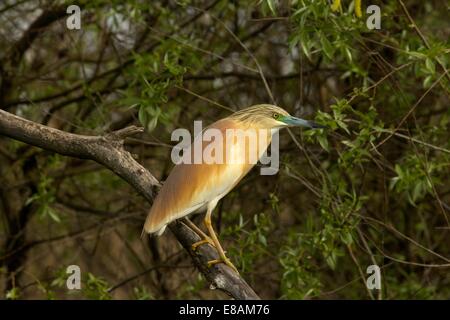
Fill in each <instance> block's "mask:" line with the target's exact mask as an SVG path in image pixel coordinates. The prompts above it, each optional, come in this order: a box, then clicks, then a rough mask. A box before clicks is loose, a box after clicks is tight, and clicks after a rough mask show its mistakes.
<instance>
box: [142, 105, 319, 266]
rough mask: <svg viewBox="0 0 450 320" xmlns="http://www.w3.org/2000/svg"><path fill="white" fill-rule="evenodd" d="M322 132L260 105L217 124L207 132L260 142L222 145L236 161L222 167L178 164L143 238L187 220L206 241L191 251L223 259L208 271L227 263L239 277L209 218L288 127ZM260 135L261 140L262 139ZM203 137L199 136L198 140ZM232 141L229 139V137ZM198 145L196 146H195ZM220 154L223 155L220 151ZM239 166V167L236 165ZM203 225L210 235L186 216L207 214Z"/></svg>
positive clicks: (203, 146) (156, 202)
mask: <svg viewBox="0 0 450 320" xmlns="http://www.w3.org/2000/svg"><path fill="white" fill-rule="evenodd" d="M294 126H296V127H303V128H312V129H314V128H323V126H321V125H319V124H317V123H315V122H313V121H309V120H304V119H301V118H297V117H294V116H291V115H290V114H289V113H288V112H286V111H285V110H284V109H282V108H281V107H278V106H275V105H270V104H260V105H255V106H251V107H248V108H245V109H242V110H239V111H237V112H235V113H233V114H231V115H230V116H228V117H226V118H223V119H221V120H218V121H216V122H214V123H213V124H211V125H210V126H209V127H207V128H205V129H204V131H207V130H208V129H213V130H215V131H216V132H219V133H223V136H227V132H229V131H230V130H235V131H236V132H239V130H241V131H240V132H242V130H255V131H256V132H257V133H258V134H257V135H256V137H257V139H256V140H253V141H251V140H250V139H236V137H233V139H231V140H230V141H231V142H230V141H228V140H226V142H225V143H223V144H220V147H219V150H223V151H224V153H226V154H227V156H229V155H231V156H230V157H227V159H229V158H230V159H232V160H235V161H222V162H220V163H204V162H202V163H184V162H181V163H178V164H176V165H175V166H174V167H173V169H172V171H171V172H170V174H169V176H168V177H167V179H166V180H165V182H164V184H163V186H162V187H161V189H160V191H159V193H158V195H157V196H156V198H155V200H154V202H153V205H152V207H151V209H150V211H149V213H148V215H147V218H146V220H145V224H144V229H143V233H148V234H156V235H158V236H159V235H161V234H162V233H163V232H164V230H165V229H166V227H167V225H168V224H170V223H171V222H173V221H175V220H177V219H181V218H185V221H186V223H187V224H188V225H189V226H190V227H191V229H193V231H194V232H196V233H197V234H198V235H199V236H200V238H201V239H202V240H200V241H198V242H196V243H194V244H193V245H192V249H193V250H196V249H197V247H198V246H200V245H203V244H210V245H211V246H212V247H214V248H216V250H217V252H218V255H219V259H216V260H212V261H209V262H208V266H211V265H213V264H216V263H225V264H226V265H228V266H229V267H230V268H232V269H233V270H234V271H235V272H237V273H238V270H237V268H236V267H235V266H234V265H233V264H232V262H231V261H230V259H229V258H228V257H227V256H226V255H225V251H224V250H223V248H222V246H221V244H220V242H219V239H218V237H217V235H216V233H215V232H214V229H213V226H212V223H211V214H212V212H213V210H214V208H215V207H216V206H217V203H218V202H219V201H220V200H221V199H222V198H223V197H224V196H226V195H227V194H228V193H229V192H230V191H231V190H232V189H233V188H234V187H235V186H236V185H237V184H238V183H239V182H240V181H241V179H242V178H243V177H244V176H245V175H246V174H247V173H248V172H249V171H250V170H251V169H252V167H253V166H254V165H255V164H256V163H255V161H250V158H251V157H250V155H251V153H252V152H254V153H256V155H257V158H258V159H260V158H261V156H262V155H263V154H264V152H265V151H266V150H267V148H268V146H269V145H270V143H271V141H272V137H273V134H274V133H275V132H277V131H278V130H280V129H282V128H285V127H294ZM261 133H262V134H261ZM199 136H200V135H199ZM199 136H197V137H195V138H194V142H193V143H192V144H191V146H190V147H189V148H188V149H187V150H186V154H193V152H194V149H195V148H194V146H195V145H196V144H197V145H198V139H201V137H199ZM228 136H229V135H228ZM196 140H197V141H196ZM210 143H212V142H209V143H208V142H207V141H202V142H201V143H200V145H201V149H202V150H205V149H206V148H207V147H208V145H209V144H210ZM220 148H222V149H220ZM236 160H238V161H236ZM205 211H206V214H205V217H204V224H205V226H206V229H207V232H208V234H206V233H205V232H203V231H202V230H201V229H200V228H199V227H197V226H196V225H195V224H194V223H192V222H191V221H190V220H189V219H188V216H190V215H191V214H194V213H200V212H205Z"/></svg>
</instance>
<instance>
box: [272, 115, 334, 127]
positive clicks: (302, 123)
mask: <svg viewBox="0 0 450 320" xmlns="http://www.w3.org/2000/svg"><path fill="white" fill-rule="evenodd" d="M279 121H281V122H284V123H286V124H288V125H289V126H293V127H303V128H309V129H324V128H326V126H323V125H321V124H318V123H315V122H314V121H309V120H304V119H300V118H296V117H293V116H284V117H282V118H280V119H279Z"/></svg>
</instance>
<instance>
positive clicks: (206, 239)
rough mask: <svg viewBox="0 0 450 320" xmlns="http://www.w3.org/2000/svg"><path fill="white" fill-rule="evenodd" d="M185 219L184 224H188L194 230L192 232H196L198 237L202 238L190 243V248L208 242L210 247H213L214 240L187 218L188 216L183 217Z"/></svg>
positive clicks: (194, 248)
mask: <svg viewBox="0 0 450 320" xmlns="http://www.w3.org/2000/svg"><path fill="white" fill-rule="evenodd" d="M185 221H186V225H188V226H189V227H190V228H191V229H192V230H194V232H195V233H196V234H198V235H199V236H200V238H202V240H200V241H197V242H196V243H193V244H192V246H191V247H192V250H194V251H195V250H197V248H198V247H199V246H201V245H203V244H207V243H208V244H209V245H211V246H212V247H214V242H213V240H212V239H211V238H210V237H209V236H208V235H207V234H206V233H204V232H203V231H202V229H200V228H199V227H197V226H196V225H195V224H194V223H193V222H192V221H191V220H189V219H188V218H185Z"/></svg>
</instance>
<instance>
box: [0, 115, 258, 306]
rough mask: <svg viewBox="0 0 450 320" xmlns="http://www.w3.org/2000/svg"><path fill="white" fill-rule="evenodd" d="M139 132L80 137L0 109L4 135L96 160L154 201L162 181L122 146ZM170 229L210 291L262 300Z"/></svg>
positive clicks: (180, 231) (207, 251)
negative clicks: (208, 283)
mask: <svg viewBox="0 0 450 320" xmlns="http://www.w3.org/2000/svg"><path fill="white" fill-rule="evenodd" d="M139 132H143V128H139V127H136V126H131V127H127V128H124V129H121V130H118V131H114V132H111V133H108V134H105V135H102V136H87V135H78V134H72V133H68V132H64V131H61V130H58V129H54V128H50V127H47V126H44V125H41V124H38V123H35V122H33V121H29V120H26V119H23V118H21V117H18V116H15V115H13V114H11V113H9V112H6V111H4V110H1V109H0V134H1V135H5V136H7V137H10V138H12V139H15V140H19V141H22V142H24V143H27V144H29V145H33V146H37V147H40V148H43V149H46V150H49V151H53V152H56V153H59V154H62V155H65V156H69V157H75V158H81V159H90V160H94V161H96V162H98V163H100V164H101V165H103V166H105V167H107V168H108V169H110V170H111V171H113V172H114V173H116V174H117V175H118V176H120V177H121V178H122V179H124V180H125V181H127V182H128V183H129V184H130V185H131V186H133V187H134V188H135V189H136V190H137V191H138V192H139V193H140V194H141V195H143V196H144V197H145V198H146V199H147V200H148V201H149V202H152V200H153V196H154V193H153V189H154V188H156V187H159V186H160V183H159V181H158V180H157V179H156V178H155V177H154V176H153V175H152V174H151V173H150V172H149V171H148V170H146V169H145V168H144V167H143V166H142V165H141V164H139V163H138V162H137V161H136V160H135V159H134V158H133V157H132V155H131V154H130V153H129V152H128V151H126V150H125V149H124V147H123V141H124V139H125V138H126V137H127V136H131V135H133V134H136V133H139ZM169 228H170V230H171V231H172V232H173V234H174V235H175V237H176V238H177V240H178V241H179V242H180V244H181V245H182V246H183V247H184V248H185V249H186V251H188V252H189V254H190V256H191V258H192V260H193V262H194V264H195V265H196V266H197V268H198V269H199V271H200V272H201V273H202V274H203V275H204V276H205V277H206V279H207V280H208V281H209V282H210V283H211V288H217V289H220V290H222V291H224V292H226V293H227V294H229V295H230V296H231V297H233V298H234V299H239V300H241V299H245V300H250V299H259V296H258V295H257V294H256V293H255V292H254V291H253V289H252V288H251V287H250V286H249V285H248V284H247V283H246V282H245V280H244V279H242V278H241V277H240V276H239V275H238V274H236V273H235V272H234V271H233V270H232V269H231V268H229V267H228V266H226V265H224V264H217V265H214V266H211V267H208V266H207V262H208V261H209V260H213V259H217V258H218V254H217V252H216V250H215V249H214V248H212V247H211V246H209V245H203V246H200V247H198V248H197V250H195V251H194V250H192V247H191V246H192V244H193V243H195V242H197V241H199V240H200V237H199V236H198V235H197V234H196V233H195V232H194V231H192V230H191V229H190V228H189V227H188V226H186V225H185V224H183V223H180V222H174V223H172V224H171V225H169Z"/></svg>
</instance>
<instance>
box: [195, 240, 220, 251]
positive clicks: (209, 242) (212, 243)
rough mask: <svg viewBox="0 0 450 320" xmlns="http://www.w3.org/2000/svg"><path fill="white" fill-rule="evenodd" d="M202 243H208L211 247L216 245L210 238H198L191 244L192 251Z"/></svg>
mask: <svg viewBox="0 0 450 320" xmlns="http://www.w3.org/2000/svg"><path fill="white" fill-rule="evenodd" d="M204 244H209V245H210V246H212V247H213V248H215V247H216V246H215V245H214V241H213V240H212V239H211V238H205V239H203V240H200V241H197V242H195V243H193V244H192V245H191V248H192V250H193V251H196V250H197V248H198V247H199V246H201V245H204Z"/></svg>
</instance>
